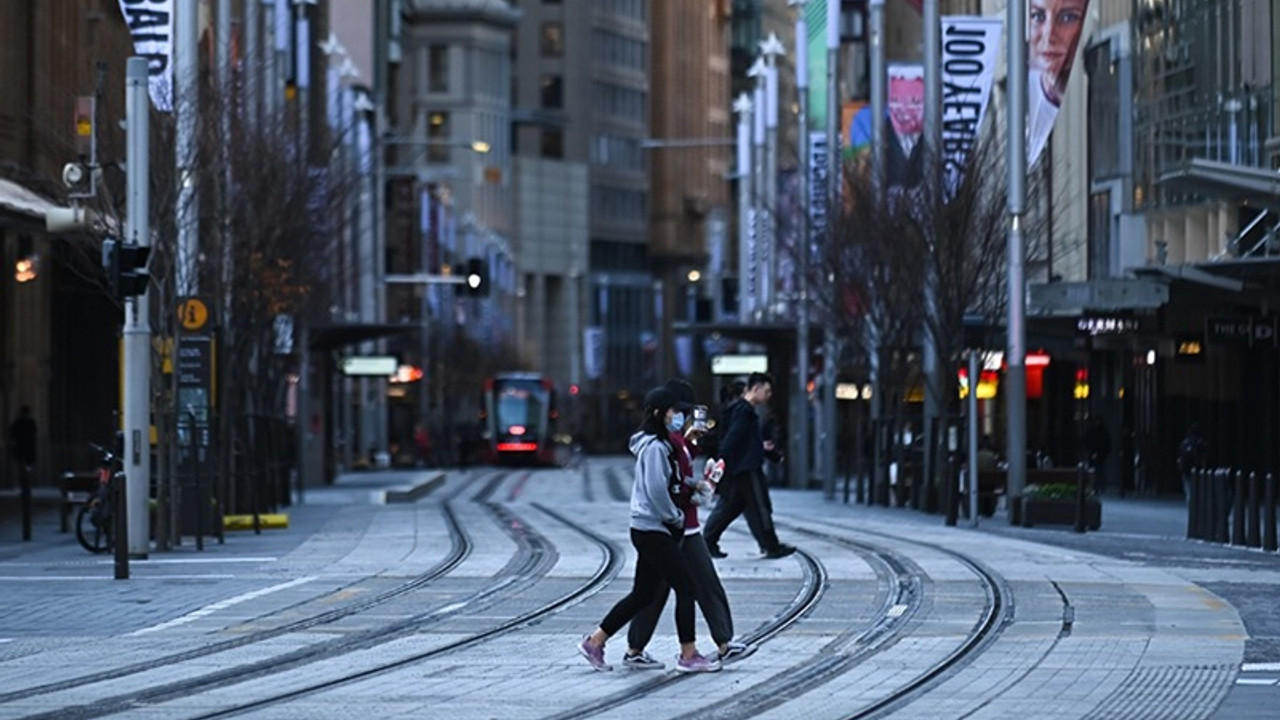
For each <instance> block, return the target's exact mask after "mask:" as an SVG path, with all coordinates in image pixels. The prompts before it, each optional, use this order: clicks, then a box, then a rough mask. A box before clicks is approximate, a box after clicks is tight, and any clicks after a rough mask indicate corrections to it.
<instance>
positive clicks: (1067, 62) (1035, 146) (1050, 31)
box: [1027, 0, 1089, 167]
mask: <svg viewBox="0 0 1280 720" xmlns="http://www.w3.org/2000/svg"><path fill="white" fill-rule="evenodd" d="M1088 11H1089V0H1027V93H1028V95H1029V97H1028V98H1027V167H1031V166H1033V165H1035V163H1036V160H1038V159H1040V153H1041V152H1043V151H1044V146H1045V145H1046V144H1047V143H1048V141H1049V133H1050V132H1052V131H1053V123H1054V121H1055V120H1056V119H1057V118H1058V109H1059V108H1060V107H1062V98H1063V96H1064V95H1065V94H1066V91H1067V81H1068V80H1069V79H1070V77H1071V66H1072V65H1074V64H1075V60H1076V50H1077V49H1078V48H1079V47H1080V37H1081V35H1083V34H1084V22H1085V18H1086V17H1087V14H1088Z"/></svg>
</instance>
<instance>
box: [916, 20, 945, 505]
mask: <svg viewBox="0 0 1280 720" xmlns="http://www.w3.org/2000/svg"><path fill="white" fill-rule="evenodd" d="M923 17H924V137H923V138H922V140H923V144H924V158H925V177H924V178H923V182H925V183H927V187H926V189H925V197H926V198H928V201H927V203H926V206H925V207H926V210H925V212H927V213H928V215H927V218H926V223H925V228H926V232H927V233H928V236H927V238H926V241H927V242H928V248H929V257H928V259H927V261H926V263H925V276H924V312H925V321H924V333H923V336H924V351H923V352H922V353H921V365H922V366H923V367H922V369H923V371H924V428H923V430H924V468H923V469H924V487H925V488H932V487H933V486H934V481H935V480H936V479H937V477H936V476H937V475H938V472H937V467H938V466H937V455H938V438H939V437H940V434H941V432H942V428H941V427H939V419H940V417H941V414H942V412H941V410H942V397H941V396H942V390H941V382H942V377H941V372H942V369H941V366H940V363H939V358H938V336H937V329H938V322H939V315H938V272H937V256H938V246H937V243H938V238H937V213H938V212H939V211H940V210H941V207H942V202H943V198H942V195H941V190H942V173H941V168H942V166H941V163H940V160H941V157H942V155H941V150H942V41H941V37H940V32H941V29H942V15H941V13H940V11H939V9H938V0H924V12H923ZM923 494H924V493H922V492H913V493H911V504H912V505H913V506H914V507H916V508H919V507H920V501H921V496H922V495H923Z"/></svg>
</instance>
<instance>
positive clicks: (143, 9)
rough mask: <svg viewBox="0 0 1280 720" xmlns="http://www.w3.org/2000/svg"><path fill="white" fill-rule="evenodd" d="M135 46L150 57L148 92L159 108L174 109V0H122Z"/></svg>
mask: <svg viewBox="0 0 1280 720" xmlns="http://www.w3.org/2000/svg"><path fill="white" fill-rule="evenodd" d="M120 12H121V14H123V15H124V21H125V24H126V25H128V26H129V34H130V35H132V36H133V49H134V52H135V53H136V54H137V55H138V57H141V58H145V59H146V61H147V76H148V82H147V92H148V94H149V95H150V96H151V103H152V104H153V105H155V106H156V109H157V110H159V111H160V112H172V111H173V0H120Z"/></svg>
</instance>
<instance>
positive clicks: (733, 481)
mask: <svg viewBox="0 0 1280 720" xmlns="http://www.w3.org/2000/svg"><path fill="white" fill-rule="evenodd" d="M772 396H773V378H771V377H769V376H768V375H767V374H765V373H752V374H751V377H750V378H748V379H747V389H746V391H745V392H744V393H743V394H742V397H741V398H739V399H737V400H734V401H733V402H731V403H729V404H728V405H727V406H726V407H725V412H724V418H723V419H722V422H724V424H725V429H724V433H723V435H721V437H720V448H719V449H720V457H721V458H723V459H724V464H725V468H724V480H723V481H721V483H720V488H719V490H720V500H719V502H717V503H716V506H715V508H714V509H713V510H712V511H711V515H710V516H709V517H708V518H707V524H706V526H705V528H704V531H703V535H704V536H705V538H706V541H707V547H708V549H709V551H710V553H711V556H712V557H717V558H722V557H726V554H725V553H724V552H723V551H721V550H720V536H721V535H723V534H724V531H725V529H726V528H728V527H729V524H730V523H732V522H733V521H734V520H736V519H738V516H739V515H744V514H745V515H746V516H747V527H749V528H750V529H751V535H752V536H753V537H755V539H756V542H757V543H759V545H760V548H761V549H762V550H764V556H765V557H766V558H771V559H772V558H782V557H786V556H788V555H790V554H791V553H793V552H795V551H796V549H795V548H794V547H792V546H790V545H785V544H783V543H781V542H779V541H778V533H777V532H776V531H775V530H774V527H773V518H772V516H771V512H772V511H771V509H770V507H769V499H768V495H767V494H766V493H767V490H766V488H765V484H764V474H763V473H762V472H761V466H762V465H763V463H764V439H763V437H762V436H761V434H760V418H759V416H757V415H756V410H755V408H756V406H757V405H763V404H765V403H767V402H769V398H770V397H772Z"/></svg>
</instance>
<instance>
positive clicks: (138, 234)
mask: <svg viewBox="0 0 1280 720" xmlns="http://www.w3.org/2000/svg"><path fill="white" fill-rule="evenodd" d="M125 67H126V69H125V77H126V88H125V92H126V95H125V105H126V109H125V112H126V126H127V130H128V136H127V137H126V138H125V142H126V148H125V153H126V155H125V159H126V162H127V163H128V165H127V168H128V178H127V183H128V187H127V213H128V215H127V218H126V219H127V221H128V231H127V233H126V236H127V239H128V241H129V242H131V243H133V244H136V245H138V246H140V247H147V246H150V245H151V215H150V213H151V192H150V167H151V166H150V161H149V157H150V148H151V143H150V138H149V137H148V133H149V132H150V122H149V115H148V113H149V112H150V105H149V104H148V99H147V82H148V80H147V78H148V71H147V61H146V59H144V58H140V57H131V58H129V61H128V63H127V64H126V66H125ZM148 309H149V303H148V302H147V293H146V292H145V291H144V292H143V293H142V294H141V295H138V296H136V297H132V298H128V299H126V300H125V320H124V329H123V332H122V334H123V335H124V343H123V344H124V425H123V427H124V458H123V464H124V469H125V483H126V490H125V495H126V505H127V509H126V511H125V512H126V518H127V521H128V525H129V529H128V546H129V555H130V556H132V557H143V558H145V557H146V556H147V553H148V552H149V551H150V549H151V547H150V546H151V531H150V526H151V518H150V515H151V513H150V511H149V509H148V506H149V504H150V497H151V315H150V313H149V311H148ZM117 557H119V556H118V555H117ZM125 574H126V576H127V570H126V573H125Z"/></svg>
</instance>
